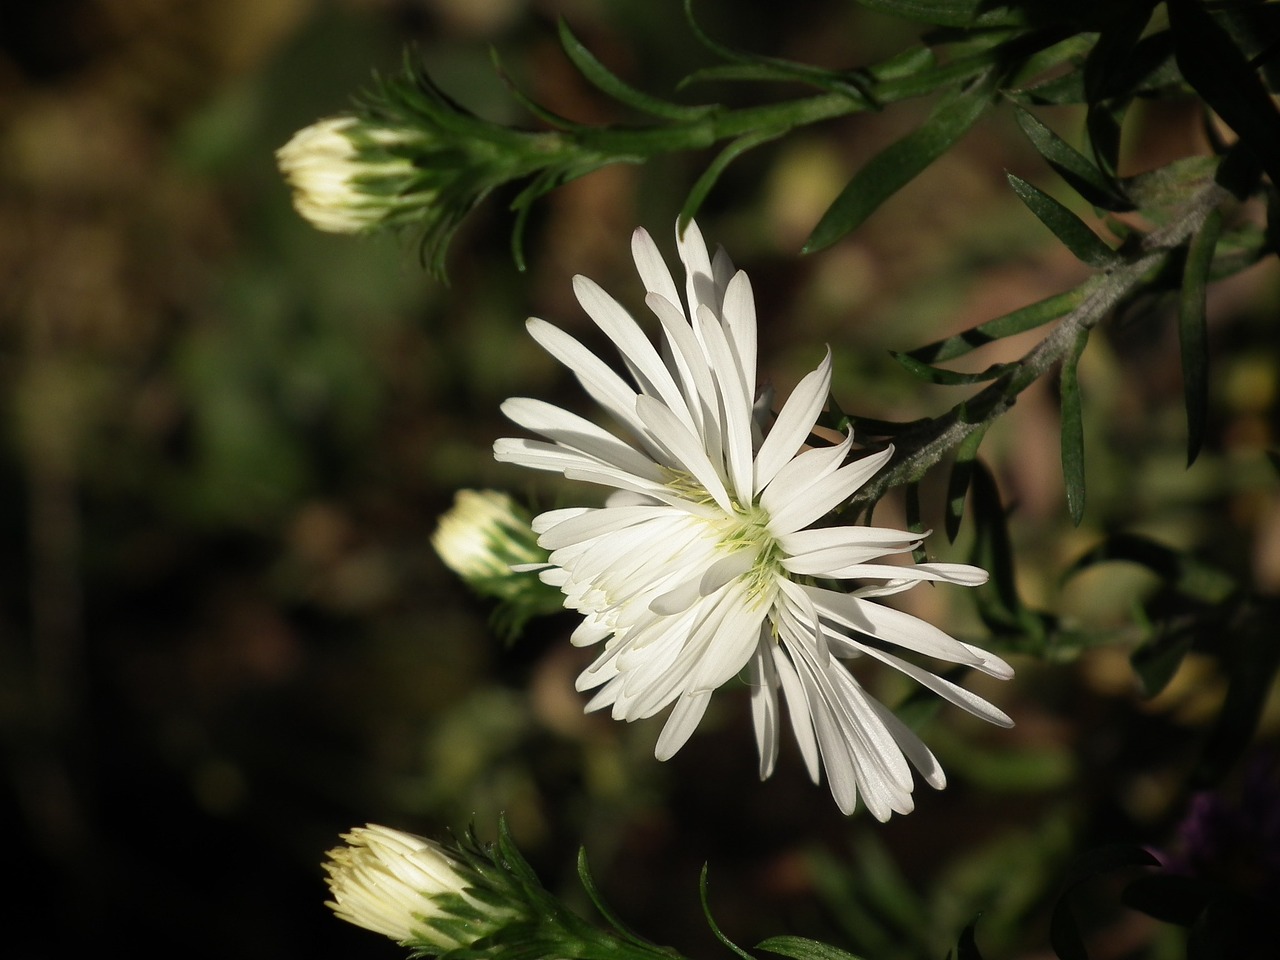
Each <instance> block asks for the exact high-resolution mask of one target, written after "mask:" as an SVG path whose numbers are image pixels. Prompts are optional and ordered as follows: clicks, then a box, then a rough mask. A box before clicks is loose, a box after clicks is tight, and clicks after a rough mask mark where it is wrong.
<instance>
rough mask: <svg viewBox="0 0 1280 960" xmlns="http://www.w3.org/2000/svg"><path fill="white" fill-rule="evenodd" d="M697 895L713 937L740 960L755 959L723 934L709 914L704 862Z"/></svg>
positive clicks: (709, 907)
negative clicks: (740, 959)
mask: <svg viewBox="0 0 1280 960" xmlns="http://www.w3.org/2000/svg"><path fill="white" fill-rule="evenodd" d="M698 896H699V898H700V899H701V900H702V915H703V916H704V917H705V918H706V920H707V926H708V927H710V928H711V932H712V934H714V935H715V938H716V939H717V940H719V941H720V943H721V944H723V945H724V946H725V947H727V948H728V949H730V950H732V951H733V952H734V953H736V954H737V955H738V956H739V957H741V958H742V960H755V957H753V956H751V954H749V953H747V951H745V950H743V949H742V948H741V947H740V946H738V945H737V944H736V943H734V942H733V941H732V940H730V939H729V938H728V937H727V936H725V934H724V931H723V930H721V929H720V925H719V924H718V923H716V920H715V917H713V916H712V915H711V904H710V900H709V894H708V892H707V865H706V864H705V863H704V864H703V865H702V873H701V874H700V875H699V877H698Z"/></svg>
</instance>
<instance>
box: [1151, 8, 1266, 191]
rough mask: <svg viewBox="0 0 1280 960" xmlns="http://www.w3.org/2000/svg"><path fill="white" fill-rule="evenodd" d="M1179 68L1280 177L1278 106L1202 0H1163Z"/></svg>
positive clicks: (1262, 160)
mask: <svg viewBox="0 0 1280 960" xmlns="http://www.w3.org/2000/svg"><path fill="white" fill-rule="evenodd" d="M1166 6H1167V7H1168V10H1169V26H1170V28H1171V29H1172V31H1173V44H1174V56H1175V57H1176V58H1177V61H1178V69H1180V70H1181V71H1182V75H1183V76H1184V77H1186V79H1187V82H1188V83H1189V84H1191V86H1192V87H1194V88H1195V91H1196V93H1198V94H1200V96H1202V97H1203V98H1204V100H1205V102H1206V103H1207V104H1208V105H1209V106H1210V107H1212V108H1213V110H1214V112H1216V113H1217V114H1218V116H1220V117H1221V118H1222V120H1223V122H1224V123H1226V125H1227V126H1229V127H1230V128H1231V129H1232V130H1234V131H1235V132H1236V133H1237V134H1238V135H1239V137H1240V139H1241V141H1243V142H1244V143H1245V144H1246V145H1247V146H1248V147H1249V148H1250V149H1251V150H1252V151H1253V152H1254V154H1255V155H1256V156H1257V158H1258V162H1259V163H1261V164H1262V168H1263V169H1264V170H1265V171H1266V172H1267V175H1268V176H1269V177H1270V178H1271V182H1272V183H1273V184H1276V183H1280V111H1277V109H1276V105H1275V103H1274V102H1273V101H1272V99H1271V96H1270V94H1269V93H1268V92H1267V89H1266V87H1264V86H1263V85H1262V81H1261V80H1259V79H1258V75H1257V73H1256V72H1255V71H1254V69H1253V67H1252V66H1250V64H1249V62H1248V61H1247V60H1246V59H1245V56H1244V54H1243V53H1241V51H1240V48H1239V47H1237V46H1236V44H1235V43H1234V42H1233V41H1232V40H1231V37H1230V35H1228V33H1227V32H1226V31H1225V30H1224V29H1223V28H1222V27H1221V26H1219V25H1218V23H1217V21H1215V20H1214V19H1213V17H1211V16H1210V15H1209V13H1208V12H1207V11H1206V10H1205V8H1204V5H1203V4H1202V3H1197V2H1193V0H1168V2H1167V3H1166Z"/></svg>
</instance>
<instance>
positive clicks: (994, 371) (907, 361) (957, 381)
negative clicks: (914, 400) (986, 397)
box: [889, 350, 1017, 387]
mask: <svg viewBox="0 0 1280 960" xmlns="http://www.w3.org/2000/svg"><path fill="white" fill-rule="evenodd" d="M889 354H890V356H892V357H893V359H895V360H897V361H898V363H900V364H902V366H904V367H905V368H906V369H907V370H908V371H909V372H911V373H913V374H915V375H916V376H917V377H919V378H920V379H921V380H926V381H928V382H929V383H936V384H940V385H942V386H947V387H955V386H961V385H963V384H968V383H986V382H987V381H988V380H995V379H996V378H997V377H999V376H1000V375H1001V374H1002V373H1004V372H1005V371H1007V370H1011V369H1013V368H1014V367H1015V366H1017V364H1012V363H996V364H992V365H991V366H989V367H987V369H985V370H982V371H980V372H978V373H960V372H959V371H956V370H945V369H943V368H942V367H935V366H931V365H930V364H927V363H922V362H921V361H919V360H917V359H915V357H913V356H911V354H909V353H898V351H896V350H890V351H889Z"/></svg>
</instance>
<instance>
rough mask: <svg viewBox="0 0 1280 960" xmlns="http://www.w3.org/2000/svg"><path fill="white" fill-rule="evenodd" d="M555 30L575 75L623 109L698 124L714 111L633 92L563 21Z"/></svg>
mask: <svg viewBox="0 0 1280 960" xmlns="http://www.w3.org/2000/svg"><path fill="white" fill-rule="evenodd" d="M559 27H560V45H561V46H562V47H564V52H565V54H566V55H567V56H568V57H569V60H570V61H572V63H573V65H574V66H575V67H577V68H578V72H579V73H581V74H582V75H583V76H584V77H586V78H587V79H588V80H590V81H591V83H593V84H594V85H595V86H596V88H597V89H599V90H600V91H601V92H602V93H605V94H607V95H609V96H610V97H612V98H613V99H615V100H617V101H618V102H619V103H625V104H626V105H627V106H629V107H631V108H633V109H635V110H639V111H640V112H641V113H647V114H649V115H650V116H654V117H661V118H662V119H663V120H677V121H688V120H700V119H702V118H703V117H705V116H706V115H707V114H709V113H713V112H715V111H716V110H717V109H718V108H717V107H715V106H711V105H703V106H685V105H683V104H679V103H672V102H671V101H669V100H662V99H660V98H658V97H654V96H651V95H650V94H647V93H644V92H643V91H641V90H637V89H636V88H635V87H633V86H631V84H629V83H627V82H626V81H625V80H623V79H622V78H621V77H619V76H618V75H617V74H616V73H614V72H613V71H612V70H610V69H609V68H608V67H606V66H605V65H604V64H603V63H601V62H600V61H599V60H597V59H596V56H595V54H593V53H592V52H591V51H590V50H588V49H587V48H586V47H585V46H584V45H583V44H582V41H580V40H579V39H578V38H577V37H575V36H574V35H573V31H571V30H570V29H569V24H568V23H567V22H566V21H565V20H564V18H563V17H562V18H561V19H560V25H559Z"/></svg>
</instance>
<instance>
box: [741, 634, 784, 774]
mask: <svg viewBox="0 0 1280 960" xmlns="http://www.w3.org/2000/svg"><path fill="white" fill-rule="evenodd" d="M771 646H774V644H773V643H772V641H771V640H770V638H769V637H768V635H767V632H766V631H763V630H762V631H761V637H760V640H759V642H758V643H757V644H756V651H755V653H754V654H752V656H751V661H750V663H748V664H747V683H748V685H749V686H750V687H751V721H752V726H753V727H754V728H755V734H756V747H757V748H758V750H759V753H760V779H761V780H767V779H769V777H771V776H772V775H773V768H774V766H775V764H777V762H778V686H779V680H778V673H777V670H776V669H775V668H774V666H773V656H772V654H771V653H770V649H769V648H770V647H771Z"/></svg>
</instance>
